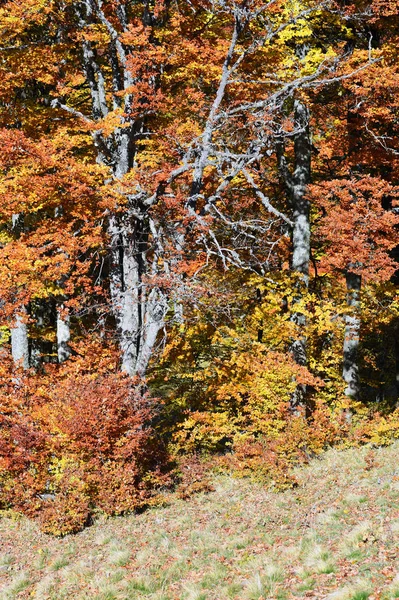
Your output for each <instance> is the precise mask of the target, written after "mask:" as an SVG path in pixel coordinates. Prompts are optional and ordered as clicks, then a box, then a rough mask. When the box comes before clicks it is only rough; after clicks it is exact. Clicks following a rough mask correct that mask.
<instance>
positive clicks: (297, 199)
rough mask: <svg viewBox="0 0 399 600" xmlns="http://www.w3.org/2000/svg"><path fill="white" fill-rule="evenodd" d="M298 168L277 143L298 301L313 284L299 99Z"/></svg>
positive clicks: (298, 355)
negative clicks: (289, 210) (289, 214)
mask: <svg viewBox="0 0 399 600" xmlns="http://www.w3.org/2000/svg"><path fill="white" fill-rule="evenodd" d="M294 119H295V131H294V156H295V163H294V169H293V171H292V172H291V171H290V169H289V167H288V165H287V162H286V157H285V154H284V144H283V142H282V141H280V142H279V143H278V144H277V158H278V164H279V172H280V176H281V177H282V179H283V181H284V183H285V186H286V188H287V192H288V196H289V199H290V203H291V208H292V257H291V268H292V271H293V272H294V273H298V274H299V275H300V276H301V278H300V281H299V282H298V285H297V290H296V296H297V301H299V300H300V298H301V296H302V291H303V290H304V289H306V288H307V287H308V284H309V263H310V203H309V200H308V199H307V197H306V190H307V186H308V184H309V183H310V178H311V139H310V128H309V111H308V109H307V107H306V106H305V105H304V104H303V103H302V102H301V101H299V100H295V102H294ZM292 320H293V321H294V322H295V323H296V324H297V325H298V326H299V330H300V333H299V336H298V338H297V339H296V340H294V341H293V342H292V344H291V351H292V354H293V356H294V359H295V362H296V363H297V364H298V365H301V366H305V365H306V364H307V351H306V336H305V334H304V333H303V331H304V328H305V326H306V317H305V315H304V314H302V313H300V312H299V311H298V312H294V313H293V316H292ZM305 394H306V389H305V386H303V385H301V386H298V387H297V390H296V392H295V393H294V395H293V397H292V398H291V404H292V407H293V408H295V407H296V406H299V405H303V404H304V399H305Z"/></svg>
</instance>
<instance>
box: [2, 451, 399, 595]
mask: <svg viewBox="0 0 399 600" xmlns="http://www.w3.org/2000/svg"><path fill="white" fill-rule="evenodd" d="M297 478H298V482H299V486H298V487H297V488H295V489H292V490H287V491H285V492H273V491H270V490H267V489H265V487H263V486H261V485H259V484H256V483H253V482H250V481H248V480H242V479H241V480H240V479H235V478H233V477H228V476H218V477H216V478H215V481H214V488H215V490H214V491H213V492H210V493H207V494H205V493H202V494H198V495H195V496H193V497H191V498H190V499H188V500H182V499H178V498H176V497H175V496H171V497H170V499H169V502H168V504H167V505H166V506H163V507H159V508H154V509H151V510H148V511H147V512H145V513H143V514H140V515H130V516H126V517H119V518H113V519H109V520H107V521H105V520H99V521H98V522H97V523H95V524H94V525H93V526H92V527H89V528H87V529H86V530H85V531H83V532H81V533H79V534H77V535H73V536H67V537H65V538H63V539H57V538H53V537H50V536H47V535H44V534H42V533H40V531H39V530H38V528H37V527H36V525H35V524H33V523H32V522H30V521H28V520H26V519H20V520H13V519H10V518H8V517H4V518H3V519H2V520H1V521H0V590H1V591H0V598H1V600H9V599H14V598H18V599H19V598H21V599H23V598H35V599H40V600H42V599H43V600H47V599H51V600H62V599H68V600H69V599H70V600H83V599H90V600H117V599H118V600H133V599H134V600H142V599H148V600H185V599H186V600H225V599H243V600H261V599H266V598H276V599H281V600H283V599H290V598H327V599H328V600H366V599H369V600H379V599H384V600H387V599H389V598H399V444H397V443H396V444H394V445H392V446H390V447H387V448H369V447H368V448H367V447H365V448H361V449H349V450H344V451H337V450H329V451H328V452H327V453H326V454H325V455H323V457H322V458H318V459H313V460H312V461H311V463H310V464H309V465H308V466H304V467H301V468H300V469H298V473H297Z"/></svg>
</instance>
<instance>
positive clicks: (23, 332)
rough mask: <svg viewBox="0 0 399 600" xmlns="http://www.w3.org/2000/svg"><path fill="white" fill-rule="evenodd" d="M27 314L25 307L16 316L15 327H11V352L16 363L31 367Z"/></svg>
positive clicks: (27, 367)
mask: <svg viewBox="0 0 399 600" xmlns="http://www.w3.org/2000/svg"><path fill="white" fill-rule="evenodd" d="M25 316H26V309H25V308H24V309H23V310H22V311H20V313H19V314H17V315H16V317H15V322H14V327H12V328H11V352H12V357H13V360H14V363H15V364H16V365H20V366H22V367H23V368H24V369H29V340H28V327H27V325H26V322H25Z"/></svg>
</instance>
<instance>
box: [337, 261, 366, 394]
mask: <svg viewBox="0 0 399 600" xmlns="http://www.w3.org/2000/svg"><path fill="white" fill-rule="evenodd" d="M361 281H362V280H361V276H360V275H357V274H356V273H352V272H351V271H348V272H347V274H346V288H347V298H348V300H347V301H348V306H349V307H350V308H351V309H353V311H352V312H351V313H350V314H347V315H346V316H345V336H344V346H343V370H342V376H343V379H344V381H345V383H346V389H345V394H346V395H347V396H350V397H352V398H357V397H358V395H359V391H360V386H359V364H358V359H359V357H358V355H359V339H360V338H359V332H360V317H359V314H358V308H359V300H360V290H361Z"/></svg>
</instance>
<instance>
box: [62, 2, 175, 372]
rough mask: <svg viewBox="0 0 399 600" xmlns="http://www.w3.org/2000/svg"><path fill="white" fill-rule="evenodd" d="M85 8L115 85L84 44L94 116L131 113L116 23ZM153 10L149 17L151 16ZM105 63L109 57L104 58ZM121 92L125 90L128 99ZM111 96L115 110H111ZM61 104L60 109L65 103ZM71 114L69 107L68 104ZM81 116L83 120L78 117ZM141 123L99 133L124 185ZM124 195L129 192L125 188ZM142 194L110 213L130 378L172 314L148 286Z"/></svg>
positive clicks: (119, 324) (97, 6) (114, 302)
mask: <svg viewBox="0 0 399 600" xmlns="http://www.w3.org/2000/svg"><path fill="white" fill-rule="evenodd" d="M82 6H83V7H84V10H83V11H82V13H80V14H79V19H80V23H81V27H82V29H83V28H84V27H85V26H86V25H87V24H89V23H91V22H94V21H95V20H97V21H99V22H100V23H101V24H102V25H103V26H104V27H105V28H106V29H107V31H108V33H109V35H110V40H111V41H110V45H109V65H108V66H109V68H110V72H111V79H112V84H111V85H110V89H107V84H106V79H105V77H104V75H103V72H102V68H101V61H100V60H99V59H98V56H97V53H96V49H95V47H93V45H92V44H91V42H89V41H84V42H83V43H82V58H83V67H84V72H85V76H86V79H87V82H88V84H89V88H90V93H91V102H92V117H93V119H94V120H95V121H98V120H99V119H102V118H104V117H106V116H107V114H108V112H109V110H111V109H115V108H117V107H122V108H123V110H124V112H125V114H128V113H129V112H130V104H131V100H132V98H131V95H130V93H127V90H128V89H129V88H130V87H131V86H132V85H133V83H134V81H133V78H132V76H131V74H130V72H129V69H128V68H127V51H126V49H125V47H124V45H123V44H122V43H121V41H120V39H119V32H118V31H117V29H116V28H115V25H114V24H113V23H112V22H111V21H110V20H109V19H108V18H107V16H106V14H105V13H104V11H103V10H102V1H101V0H99V2H96V3H94V2H92V1H91V0H84V2H83V3H82ZM147 13H148V10H147V11H146V12H145V15H143V18H148V14H147ZM117 19H118V20H119V25H118V27H119V29H120V31H126V30H127V20H126V14H125V7H124V4H123V3H122V2H121V3H119V6H118V10H117ZM102 60H103V59H102ZM120 92H125V94H124V96H123V95H122V96H121V94H120ZM109 98H111V102H112V106H111V107H109V106H108V101H109ZM59 106H60V105H59ZM62 108H65V109H66V110H68V107H64V106H62ZM75 114H76V116H82V115H79V114H78V113H76V112H75ZM141 125H142V124H141V122H132V121H130V120H129V118H128V117H126V118H125V117H121V127H120V128H116V129H115V131H114V132H113V134H112V136H109V137H108V138H104V137H103V136H102V135H101V132H97V133H95V134H94V141H95V144H96V147H97V151H98V158H97V160H98V162H99V163H102V164H106V165H108V166H110V167H111V169H112V173H113V177H114V180H115V181H116V182H117V181H122V180H123V178H124V176H125V175H126V173H128V171H129V170H130V169H131V167H132V166H133V163H134V156H135V142H134V140H135V134H136V133H137V131H139V130H140V127H141ZM121 193H124V192H123V190H122V186H121ZM142 200H143V198H141V196H140V194H138V195H137V196H134V195H132V196H129V195H128V196H127V207H126V208H125V209H124V210H123V211H120V212H119V211H117V212H116V213H114V214H109V218H108V234H109V240H110V247H109V257H110V259H109V263H110V293H111V306H112V312H113V315H114V318H115V323H116V332H117V337H118V341H119V345H120V350H121V357H122V370H123V371H124V372H126V373H127V374H128V375H130V376H133V375H135V374H140V375H142V376H143V375H144V374H145V371H146V368H147V366H148V362H149V359H150V356H151V354H152V351H153V348H154V345H155V342H156V338H157V336H158V333H159V331H160V329H161V328H162V327H163V324H164V316H165V313H166V307H165V303H164V302H163V294H161V293H159V292H155V293H154V294H153V295H152V296H151V294H150V296H149V299H147V296H148V292H147V288H148V284H147V283H146V282H145V277H146V275H147V260H148V259H147V253H148V252H149V249H150V244H149V227H148V210H149V208H150V207H151V203H150V204H149V205H145V203H144V202H143V201H142Z"/></svg>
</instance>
